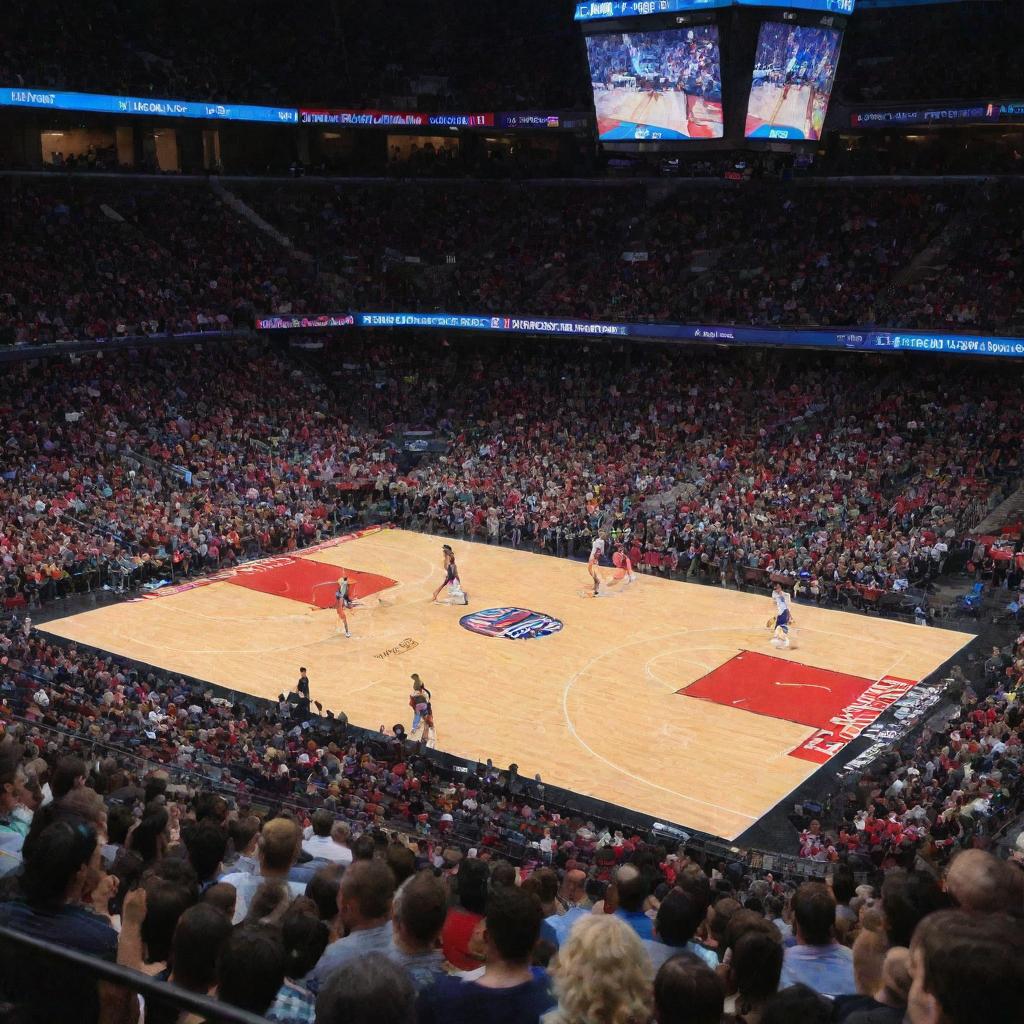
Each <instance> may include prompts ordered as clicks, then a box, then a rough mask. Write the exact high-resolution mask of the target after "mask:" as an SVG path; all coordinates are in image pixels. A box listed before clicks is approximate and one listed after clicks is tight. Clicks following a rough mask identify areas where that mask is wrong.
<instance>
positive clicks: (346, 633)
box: [345, 629, 352, 637]
mask: <svg viewBox="0 0 1024 1024" xmlns="http://www.w3.org/2000/svg"><path fill="white" fill-rule="evenodd" d="M351 635H352V634H351V633H350V632H349V631H348V630H347V629H346V630H345V636H348V637H350V636H351Z"/></svg>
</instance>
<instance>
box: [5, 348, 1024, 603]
mask: <svg viewBox="0 0 1024 1024" xmlns="http://www.w3.org/2000/svg"><path fill="white" fill-rule="evenodd" d="M228 351H230V359H229V362H228V363H226V362H225V358H226V356H227V353H228ZM344 351H345V357H346V362H348V364H349V366H351V367H353V369H351V370H349V371H347V372H346V376H345V379H344V390H343V395H344V403H343V408H345V409H347V410H349V411H350V412H349V415H350V416H351V417H352V419H353V420H354V416H355V413H356V411H357V410H360V411H361V415H362V416H363V417H366V418H367V421H366V422H364V424H363V425H362V426H361V427H360V428H356V427H355V426H354V425H353V423H352V422H351V421H350V422H340V423H339V422H337V421H335V420H333V419H332V418H328V417H326V416H325V415H324V410H325V409H326V408H327V403H328V398H327V394H326V392H321V394H320V397H319V398H318V399H317V404H316V405H315V406H314V407H313V408H310V405H309V395H308V393H307V391H306V390H305V388H306V385H305V384H304V382H303V380H302V377H301V375H299V376H296V375H295V368H294V367H293V365H292V364H291V363H290V361H289V360H287V359H282V358H281V357H279V356H278V355H276V354H275V353H274V352H273V351H272V350H271V349H269V348H267V347H266V346H265V345H258V346H256V347H250V348H248V349H247V350H245V355H244V356H243V355H242V354H241V353H240V352H239V351H238V350H237V349H233V350H227V349H222V348H216V347H214V348H212V349H209V350H204V351H202V352H198V351H186V352H173V353H166V354H159V355H157V354H147V355H145V356H134V357H133V356H131V355H128V354H125V355H122V356H113V357H111V356H108V357H107V358H106V359H104V360H103V361H102V363H100V362H96V361H94V360H92V359H85V360H83V362H82V363H80V364H79V365H78V366H77V367H75V368H68V371H67V372H66V373H63V374H62V375H61V376H60V377H59V378H53V379H51V378H48V377H43V378H35V377H32V376H29V375H28V374H27V373H25V372H24V371H23V372H22V373H21V374H20V375H19V374H14V375H12V376H11V377H10V378H9V379H8V381H7V386H6V387H5V389H4V391H3V393H2V395H0V400H2V404H3V408H4V411H5V419H6V420H7V422H8V423H9V424H10V426H9V428H8V429H9V435H8V438H7V441H6V451H7V453H8V457H9V459H10V463H9V464H10V467H11V468H10V469H9V470H8V471H7V473H6V474H5V479H4V481H3V488H2V490H0V497H2V499H3V507H4V511H5V518H4V524H5V525H4V529H3V531H2V533H0V558H2V563H3V566H4V573H5V576H6V593H5V600H7V601H8V602H9V603H11V604H14V605H20V604H22V603H29V604H36V603H38V602H40V601H43V600H49V599H52V598H54V597H61V596H65V595H66V594H68V593H70V592H71V591H73V590H83V589H88V588H91V587H94V586H103V585H106V586H119V587H120V586H124V585H126V580H125V574H127V584H128V585H132V586H138V585H141V584H142V583H145V582H148V581H150V580H153V579H157V578H169V577H170V575H171V574H172V573H176V574H187V573H189V572H205V571H209V570H211V569H215V568H218V567H220V566H221V565H223V564H225V563H227V564H233V563H234V562H235V561H236V560H238V559H243V558H246V557H252V556H253V555H254V554H259V553H267V552H273V551H281V550H289V549H291V548H294V547H298V546H303V545H305V544H308V543H314V542H316V541H319V540H320V539H322V538H323V537H324V536H325V535H326V534H327V533H329V532H330V531H334V530H337V529H339V528H340V527H341V525H343V524H344V523H345V522H348V521H351V518H352V516H354V515H355V510H354V509H350V508H349V505H350V502H351V499H353V498H361V499H367V500H369V499H373V498H379V497H383V498H384V499H385V500H386V501H387V502H389V503H390V510H391V511H390V514H391V515H393V516H394V517H396V518H397V519H399V520H400V521H402V522H404V523H408V524H411V525H415V526H419V527H422V528H426V529H430V530H444V531H448V532H451V533H453V534H456V535H465V536H469V537H471V538H480V539H490V540H492V541H496V542H498V541H505V542H508V543H512V544H516V545H521V544H526V545H535V546H536V547H538V548H539V549H541V550H545V551H549V552H552V553H557V554H563V555H565V554H567V555H573V554H579V553H581V552H583V551H585V550H586V549H587V548H588V546H589V543H590V538H591V536H592V535H593V531H594V530H595V529H596V528H597V526H598V524H603V526H604V528H606V529H610V530H612V531H613V535H614V537H615V538H616V539H621V540H623V541H624V542H626V543H627V545H628V547H629V548H630V549H631V550H632V552H633V554H634V556H635V557H634V558H633V561H634V562H635V563H636V564H638V565H641V566H643V567H645V568H648V569H651V570H652V571H661V572H664V573H673V574H679V575H683V574H685V575H687V576H689V577H691V578H692V577H696V578H700V579H706V580H709V581H719V580H720V581H721V582H723V583H725V584H728V585H739V586H745V585H747V584H749V583H751V582H754V581H763V580H765V579H767V577H768V576H770V575H772V574H785V575H786V576H787V577H788V578H789V579H791V580H793V581H795V580H796V579H797V578H798V576H799V575H800V574H802V576H803V579H804V580H805V581H806V582H807V583H808V585H809V586H810V585H811V584H813V589H814V590H815V592H816V594H815V597H816V599H818V600H822V601H828V602H830V603H833V604H836V605H839V606H840V607H846V606H848V605H850V604H853V605H854V606H855V607H865V606H871V607H874V606H876V605H877V604H878V601H879V598H880V596H881V594H882V593H884V592H885V591H893V592H894V593H896V594H900V593H902V592H904V591H906V590H907V588H908V587H910V586H912V585H913V586H922V585H927V584H928V583H929V582H930V581H931V580H932V579H933V578H934V577H935V576H936V575H937V574H938V573H939V572H940V571H941V570H942V567H943V564H944V561H945V559H946V557H947V553H948V551H949V550H950V549H951V548H954V547H956V546H957V545H958V544H959V543H960V542H961V540H962V539H963V538H964V537H965V535H966V532H967V531H968V530H969V529H970V528H971V527H972V526H973V525H974V524H975V523H976V522H977V521H978V520H980V518H981V517H982V515H983V514H984V512H985V510H986V509H987V508H988V507H989V505H990V504H991V503H992V502H994V501H995V500H996V495H997V494H998V493H1000V487H1001V486H1002V482H1003V481H1004V480H1006V481H1012V480H1013V479H1014V478H1013V476H1012V473H1013V467H1014V465H1015V463H1014V461H1013V453H1014V452H1015V451H1016V448H1017V447H1018V446H1019V444H1020V436H1021V433H1020V432H1021V429H1022V427H1021V422H1020V413H1019V410H1018V409H1017V408H1016V406H1015V405H1014V403H1013V401H1012V399H1011V398H1010V397H1009V394H1010V393H1011V392H1012V391H1013V385H1012V383H1010V382H1008V381H1007V380H1006V379H1005V378H1003V377H1002V376H1001V375H1000V374H999V373H998V372H997V371H995V370H992V369H989V368H979V369H977V371H976V372H974V373H972V374H970V375H963V376H962V377H961V380H960V388H959V390H958V391H957V393H956V394H955V396H953V395H947V394H946V392H945V391H944V389H943V384H944V375H943V374H942V373H940V372H933V373H932V374H918V375H917V376H916V377H915V379H916V381H917V386H916V390H915V392H914V395H913V397H912V398H910V397H907V398H904V399H900V398H893V397H892V395H893V394H894V393H893V392H892V391H891V390H890V389H891V388H892V386H893V384H894V382H895V381H896V380H897V379H899V371H898V370H897V369H896V364H892V363H888V364H887V363H886V362H884V361H883V362H881V363H879V364H878V365H877V366H875V367H873V368H872V370H871V372H870V373H865V372H864V365H859V366H858V367H857V368H856V369H854V368H853V367H849V368H847V371H846V372H845V373H843V372H839V373H837V372H836V367H837V366H838V367H840V368H841V367H842V365H843V364H842V363H841V362H840V363H837V364H835V365H833V364H832V363H831V362H828V361H827V362H825V363H823V364H822V366H821V367H819V366H817V365H815V364H814V363H813V362H812V361H810V360H808V359H807V358H806V357H804V356H792V357H780V358H779V359H778V360H777V369H773V368H772V367H771V366H752V365H749V364H746V363H745V362H744V360H743V358H742V357H740V356H735V357H730V356H717V355H713V354H706V355H701V356H699V357H695V356H694V355H693V354H692V353H676V354H667V353H660V354H659V353H654V352H645V353H643V354H640V353H638V354H636V355H634V356H633V358H632V365H631V367H630V368H629V369H626V368H625V367H623V366H622V365H621V361H620V359H619V358H618V357H617V356H616V354H615V353H614V352H612V351H610V350H603V351H601V352H600V353H598V352H594V353H591V354H590V355H589V356H588V362H587V363H586V364H584V365H583V366H580V364H579V362H578V354H577V352H576V351H575V350H572V349H569V348H565V349H562V350H560V351H559V353H558V356H557V358H556V357H555V356H554V355H553V353H552V352H551V350H550V348H548V347H546V346H544V345H542V344H536V345H534V344H529V343H524V344H522V345H519V346H509V345H505V346H503V347H502V348H501V349H500V350H488V351H489V353H490V354H489V356H488V358H489V360H490V365H489V366H487V367H486V368H485V366H484V365H483V364H482V363H481V362H480V361H479V360H480V358H481V357H480V356H479V355H478V354H476V352H477V350H476V347H475V346H474V345H472V344H469V343H464V344H461V345H458V346H454V345H452V344H451V343H448V342H441V341H437V340H431V341H424V342H423V343H421V344H419V345H417V346H416V349H415V352H413V351H412V350H410V349H405V348H403V347H401V346H398V345H396V344H388V345H384V344H379V343H374V342H372V341H367V342H365V343H362V344H360V343H349V342H346V343H345V347H344ZM553 359H556V361H555V362H554V363H553V362H552V360H553ZM226 365H230V366H231V369H232V372H231V373H226V372H225V366H226ZM243 367H245V368H246V372H245V374H244V375H240V370H241V369H242V368H243ZM363 367H371V368H372V371H373V372H372V373H371V374H369V375H368V374H367V373H365V372H364V371H363ZM323 368H324V370H325V371H327V372H329V371H330V370H332V369H333V366H332V364H331V361H330V357H329V356H328V357H327V358H326V360H325V363H324V367H323ZM436 373H444V374H445V379H446V380H448V381H449V384H448V385H447V386H446V388H445V393H446V399H445V404H444V406H440V405H437V404H435V400H434V399H433V397H432V392H431V391H430V390H426V391H424V392H418V393H417V392H412V393H410V392H409V390H408V389H407V388H405V387H399V386H398V385H397V384H396V383H392V384H390V385H387V386H385V387H383V388H380V387H377V386H376V382H377V378H378V375H379V376H380V377H381V378H382V379H383V380H384V381H385V382H387V381H391V382H397V381H399V380H407V379H409V378H410V376H411V377H412V379H418V376H419V375H421V374H436ZM462 374H468V380H469V381H470V383H469V385H468V386H456V383H455V382H456V381H457V380H461V379H462V377H461V375H462ZM165 382H173V386H172V387H170V388H168V387H166V386H165ZM554 388H557V390H558V392H559V394H560V395H561V396H562V402H561V404H560V405H559V407H558V411H555V408H554V406H553V405H552V401H551V399H552V396H553V389H554ZM612 389H614V394H616V395H617V396H618V398H617V404H618V408H617V409H616V411H615V413H614V415H613V418H612V419H611V420H608V419H607V418H606V417H607V413H602V412H601V411H600V409H599V408H597V407H592V406H591V405H590V404H589V403H588V396H591V395H594V394H609V393H613V392H612ZM1007 389H1009V391H1007ZM1004 392H1005V393H1006V394H1005V395H1004ZM666 395H680V396H686V397H685V399H683V400H681V401H679V402H674V401H669V400H668V399H666V398H664V397H660V398H659V397H656V396H666ZM740 396H743V404H742V413H741V412H740V408H739V407H738V406H737V405H736V403H737V401H738V400H739V397H740ZM569 397H571V398H572V401H571V402H570V401H568V398H569ZM652 400H653V401H654V402H655V405H654V406H653V407H652V406H651V402H652ZM40 408H54V409H60V410H62V415H63V422H62V421H61V420H60V419H59V418H57V419H55V420H53V421H52V422H50V423H44V424H40V423H39V422H38V421H37V422H36V423H34V424H33V423H32V422H31V421H30V420H29V419H28V414H29V413H30V412H31V411H34V410H38V409H40ZM766 410H768V411H769V418H768V419H767V420H766V419H765V418H764V415H765V411H766ZM996 410H998V412H996ZM516 413H518V419H517V420H516V425H515V428H514V429H513V430H511V431H510V430H509V429H508V426H507V424H506V418H507V417H508V416H512V415H516ZM591 417H592V418H591ZM396 423H405V424H410V425H412V426H416V427H420V428H424V427H425V428H426V429H429V430H432V431H436V432H438V434H439V435H440V436H442V437H445V438H446V439H447V441H448V443H449V448H448V462H447V464H446V466H441V465H440V464H438V463H436V462H433V461H430V460H428V461H426V462H424V463H423V465H421V466H420V467H418V468H416V469H413V470H412V471H411V472H405V473H403V474H398V473H397V459H398V457H399V456H398V452H397V449H396V447H395V445H394V444H393V442H392V441H391V440H389V439H388V437H389V431H390V430H391V429H392V427H393V425H394V424H396ZM484 424H491V426H490V427H487V426H484ZM953 424H955V433H956V437H957V440H958V443H957V444H956V445H954V444H951V443H950V440H949V438H950V436H951V435H950V430H951V426H952V425H953ZM725 430H728V434H727V435H724V434H723V431H725ZM726 437H727V439H726ZM275 439H276V440H275ZM272 445H276V447H274V446H272ZM683 450H685V451H686V452H687V453H688V454H687V458H686V459H685V460H681V459H680V454H679V453H680V452H682V451H683ZM925 452H927V453H929V456H928V461H927V464H926V463H925V462H922V461H921V460H922V458H923V454H922V453H925ZM994 453H1002V457H1001V458H1000V457H999V455H997V454H994ZM812 456H813V457H812ZM535 457H546V458H547V460H548V463H547V466H546V467H545V466H542V465H539V464H537V462H536V458H535ZM452 465H456V466H460V467H461V473H460V475H459V476H458V477H457V478H456V479H453V478H452V476H451V469H450V467H451V466H452ZM186 471H187V472H188V473H191V474H192V484H191V486H190V485H189V484H187V483H186V482H185V481H184V473H185V472H186ZM594 474H596V475H597V478H598V479H600V480H601V488H600V493H599V494H598V492H595V491H594V490H593V489H592V488H593V485H592V483H590V482H589V481H591V480H592V479H593V478H594ZM667 492H672V494H673V495H674V498H673V503H672V504H671V505H670V506H669V507H668V508H666V509H663V510H660V511H658V512H655V511H654V510H651V509H647V508H646V507H645V505H644V501H645V499H647V498H650V497H654V496H657V495H659V494H662V493H667ZM552 498H553V499H554V502H552V500H551V499H552ZM936 545H939V547H936ZM943 546H944V548H945V550H943ZM916 600H917V601H918V602H919V601H920V600H921V597H920V595H919V596H918V597H917V599H916Z"/></svg>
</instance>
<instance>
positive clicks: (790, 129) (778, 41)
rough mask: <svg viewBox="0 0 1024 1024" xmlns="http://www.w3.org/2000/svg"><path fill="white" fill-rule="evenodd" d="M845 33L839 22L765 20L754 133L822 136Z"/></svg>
mask: <svg viewBox="0 0 1024 1024" xmlns="http://www.w3.org/2000/svg"><path fill="white" fill-rule="evenodd" d="M842 39H843V34H842V32H840V31H839V30H838V29H834V28H818V27H816V26H809V25H788V24H783V23H782V22H781V21H766V22H764V23H763V24H762V25H761V33H760V36H759V37H758V40H757V56H756V57H755V58H754V77H753V81H752V82H751V83H750V101H749V102H748V103H747V126H746V137H747V138H748V139H809V140H817V139H820V138H821V129H822V126H823V125H824V123H825V112H826V111H827V110H828V101H829V97H830V96H831V95H832V81H833V79H834V78H835V75H836V64H837V63H838V62H839V47H840V44H841V43H842Z"/></svg>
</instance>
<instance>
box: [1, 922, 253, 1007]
mask: <svg viewBox="0 0 1024 1024" xmlns="http://www.w3.org/2000/svg"><path fill="white" fill-rule="evenodd" d="M11 945H13V946H16V947H18V949H19V950H20V951H21V952H23V953H28V954H31V955H33V956H40V957H46V958H48V959H51V960H56V961H59V962H60V963H61V964H63V965H65V966H68V967H77V968H84V969H85V970H86V971H88V972H89V973H91V974H93V975H95V976H96V979H97V981H108V982H111V983H112V984H114V985H117V986H119V987H121V988H128V989H131V990H132V991H133V992H137V993H138V994H139V995H141V996H149V997H151V998H154V999H159V1000H160V1001H161V1002H165V1003H172V1004H174V1005H175V1006H177V1007H179V1008H180V1009H181V1010H183V1011H188V1012H190V1013H194V1014H197V1015H199V1016H200V1017H202V1019H203V1020H205V1021H222V1022H224V1024H266V1020H265V1018H264V1017H259V1016H257V1015H256V1014H254V1013H249V1012H248V1011H247V1010H240V1009H238V1007H235V1006H231V1005H230V1004H228V1003H221V1002H218V1001H217V1000H216V999H211V998H210V997H209V996H202V995H197V994H196V993H195V992H189V991H188V990H187V989H184V988H181V987H180V986H178V985H174V984H172V983H171V982H167V981H160V980H158V979H156V978H151V977H149V975H147V974H142V973H140V972H139V971H134V970H132V969H131V968H129V967H122V966H121V965H120V964H113V963H110V962H109V961H107V960H101V959H99V958H97V957H93V956H89V955H87V954H85V953H80V952H78V951H77V950H74V949H68V948H67V947H65V946H59V945H56V944H55V943H53V942H47V941H45V940H44V939H39V938H36V937H35V936H31V935H25V934H23V933H22V932H19V931H15V930H14V929H12V928H4V927H0V948H4V947H6V948H4V954H5V956H6V955H9V953H10V946H11ZM15 1005H16V1006H18V1002H16V1003H15ZM23 1005H24V1006H25V1007H26V1008H27V1009H31V1007H30V1006H29V1005H28V1002H27V1001H26V1002H25V1003H24V1004H23ZM18 1008H19V1009H21V1007H20V1006H18ZM18 1019H21V1018H20V1016H19V1017H18Z"/></svg>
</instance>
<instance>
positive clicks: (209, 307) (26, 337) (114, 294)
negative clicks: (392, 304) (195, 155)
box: [0, 178, 330, 343]
mask: <svg viewBox="0 0 1024 1024" xmlns="http://www.w3.org/2000/svg"><path fill="white" fill-rule="evenodd" d="M0 202H2V212H0V217H2V219H3V223H4V230H3V232H2V234H0V255H2V259H3V263H4V266H5V267H6V268H7V269H6V271H5V272H4V273H3V275H2V280H0V342H7V343H11V342H14V343H29V342H47V341H67V340H73V339H81V338H91V337H99V338H113V337H118V336H133V335H142V334H156V333H164V332H168V333H187V332H191V331H206V330H217V329H225V328H232V327H250V326H251V324H252V320H253V317H254V316H255V315H256V314H257V313H258V312H261V311H282V312H290V311H292V310H295V311H301V310H304V309H309V308H311V307H321V308H322V306H323V304H324V303H325V302H326V303H328V304H329V302H330V300H329V299H328V298H327V296H326V295H324V294H323V293H322V292H321V291H319V287H320V286H319V285H318V284H317V281H316V280H315V276H314V275H313V273H312V270H311V268H309V267H306V266H304V265H303V264H301V262H297V261H294V260H293V259H292V258H291V257H290V256H289V254H288V253H287V251H286V250H284V249H282V248H281V247H280V246H278V245H277V243H275V242H273V241H272V240H271V239H270V238H269V237H268V236H267V235H266V234H264V233H262V232H260V231H259V230H258V229H257V228H255V227H254V226H253V225H252V224H250V223H249V222H248V221H246V220H245V219H244V218H243V217H242V216H240V215H239V214H236V213H235V212H234V211H232V210H230V209H229V208H228V207H227V206H226V205H224V204H223V203H221V202H220V200H219V199H218V197H217V196H216V194H215V193H214V192H212V191H211V190H210V189H209V187H207V186H206V185H195V184H193V183H189V182H162V183H152V184H147V183H144V182H142V183H140V182H134V183H133V184H132V185H131V186H130V187H122V183H120V182H109V181H100V180H95V179H89V180H86V181H82V180H74V179H66V180H60V181H57V180H39V179H22V178H7V179H5V181H4V189H3V198H2V200H0Z"/></svg>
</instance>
